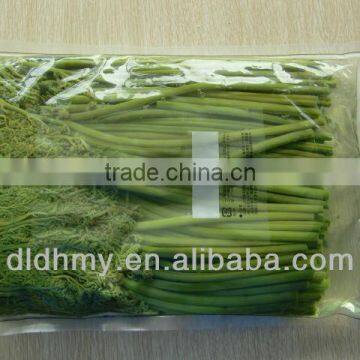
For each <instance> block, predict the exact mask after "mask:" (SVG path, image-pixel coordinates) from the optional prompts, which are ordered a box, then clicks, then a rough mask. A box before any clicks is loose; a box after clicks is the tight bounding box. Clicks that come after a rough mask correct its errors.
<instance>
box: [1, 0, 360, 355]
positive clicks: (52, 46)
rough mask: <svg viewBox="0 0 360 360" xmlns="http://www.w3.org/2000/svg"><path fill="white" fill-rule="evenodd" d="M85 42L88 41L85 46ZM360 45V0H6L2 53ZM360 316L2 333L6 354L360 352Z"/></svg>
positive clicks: (260, 50) (298, 50) (301, 49)
mask: <svg viewBox="0 0 360 360" xmlns="http://www.w3.org/2000/svg"><path fill="white" fill-rule="evenodd" d="M79 44H81V46H80V45H79ZM7 51H8V52H11V51H17V52H52V53H70V52H77V53H82V52H113V53H114V52H117V53H120V52H122V53H124V52H126V53H189V54H191V53H192V54H195V53H198V54H200V53H201V54H206V53H208V54H209V53H211V54H214V53H218V54H221V53H222V54H250V53H252V54H271V53H274V54H285V53H292V54H304V53H318V52H322V53H343V52H352V51H360V1H359V0H313V1H311V0H303V1H300V0H299V1H295V0H294V1H292V0H253V1H250V0H249V1H241V0H223V1H220V0H191V1H190V0H183V1H181V0H179V1H178V0H152V1H150V0H142V1H141V0H125V1H122V0H98V1H92V0H0V52H7ZM359 339H360V321H356V320H350V319H347V318H345V317H332V318H328V319H322V320H305V321H303V320H302V321H299V322H290V323H289V324H288V325H286V326H285V327H279V326H276V325H273V326H271V327H267V328H260V327H255V326H253V327H249V326H246V327H243V328H241V329H231V328H224V329H221V330H218V331H209V330H206V331H190V330H186V331H179V332H175V331H170V332H155V333H151V332H146V333H96V332H85V331H83V332H80V331H78V332H64V333H58V334H40V335H39V334H31V335H19V336H8V337H2V338H0V360H3V359H4V360H6V359H29V360H33V359H52V358H54V359H120V358H124V359H127V360H131V359H226V358H232V359H240V358H244V359H249V358H250V359H263V358H264V359H265V358H267V359H338V358H342V359H358V358H359V352H360V345H359Z"/></svg>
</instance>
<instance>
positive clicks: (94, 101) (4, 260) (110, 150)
mask: <svg viewBox="0 0 360 360" xmlns="http://www.w3.org/2000/svg"><path fill="white" fill-rule="evenodd" d="M358 72H359V64H358V57H357V56H333V57H331V56H327V57H321V56H311V58H310V57H273V58H271V57H196V56H186V57H185V56H184V57H182V56H110V55H96V56H74V55H72V56H53V55H37V56H35V55H21V56H20V55H3V56H2V57H1V58H0V157H1V159H0V163H1V167H2V169H3V170H0V179H1V185H2V186H1V188H0V202H1V208H0V246H1V248H0V258H1V268H2V269H3V271H2V272H1V275H0V289H1V295H0V314H1V316H2V320H3V321H2V322H1V323H0V331H1V332H2V333H14V332H25V331H51V330H59V329H61V328H78V327H85V328H87V327H92V328H101V329H118V330H131V329H132V330H135V329H136V330H137V329H139V328H141V329H164V328H176V327H178V326H180V327H181V326H186V325H184V324H186V323H187V322H188V323H189V324H190V323H194V322H198V321H200V322H199V324H203V325H199V326H206V324H208V322H209V321H215V319H217V320H216V323H217V322H218V321H233V322H237V321H238V320H235V319H236V318H235V317H234V316H235V315H259V316H260V315H266V316H268V317H269V316H313V317H317V316H325V315H330V314H334V313H343V314H347V315H350V316H352V317H358V316H359V299H360V284H359V270H358V269H357V267H356V266H357V263H358V260H359V240H360V238H359V234H360V232H359V230H360V229H359V226H360V206H359V203H360V201H359V200H360V191H359V187H358V186H352V187H350V186H348V184H349V183H351V184H354V185H356V184H357V181H358V180H357V179H354V178H353V179H350V180H351V181H350V180H349V182H344V183H342V182H341V181H343V180H342V178H343V175H344V174H343V172H344V171H343V170H342V174H338V175H339V178H340V180H339V179H338V178H337V181H332V179H329V178H326V177H321V176H320V177H319V178H321V181H319V178H318V176H317V175H318V173H320V174H321V171H322V169H321V166H322V164H330V165H331V166H333V167H334V166H340V165H342V164H344V161H346V160H349V161H352V164H355V165H354V166H355V168H354V169H352V171H355V174H356V165H358V162H357V160H358V157H359V154H360V151H359V140H358V122H359V116H358V111H359V92H358V86H359V85H358ZM197 160H198V161H200V162H201V160H206V161H205V165H207V166H210V165H209V164H212V165H214V164H215V165H219V164H220V162H221V161H225V162H228V165H229V164H230V165H231V166H232V169H234V166H235V167H236V172H237V175H238V173H239V172H241V171H242V170H244V169H245V167H244V164H245V165H249V166H250V165H251V164H255V165H253V166H254V169H256V171H259V172H261V169H259V167H261V166H262V165H261V164H262V161H263V163H264V164H270V166H272V164H278V163H279V164H284V163H285V165H286V164H288V165H289V166H290V165H291V164H304V166H306V164H308V163H311V164H320V165H321V166H320V167H319V168H315V169H313V170H314V173H315V174H316V176H313V177H310V178H309V179H308V178H306V179H307V180H306V179H305V178H304V177H302V178H301V179H302V180H301V181H304V182H301V181H300V180H296V181H298V182H296V181H295V180H294V177H292V176H286V178H285V179H284V177H281V175H277V173H276V170H273V171H274V173H275V179H276V176H278V178H277V179H278V182H277V181H276V180H275V183H266V182H265V183H259V182H256V181H255V175H254V174H253V175H254V176H253V182H252V183H251V182H250V183H249V184H247V183H246V179H245V180H244V179H241V180H242V183H241V182H237V180H239V178H237V179H232V181H230V183H229V182H228V179H227V178H226V176H228V175H229V174H231V175H234V174H235V171H230V173H228V172H226V175H225V177H224V178H222V179H221V181H217V182H216V183H211V184H209V183H207V184H206V185H205V186H203V184H201V182H197V180H196V181H195V180H194V179H193V178H192V177H191V176H192V173H191V171H192V169H190V170H189V172H187V171H185V170H184V171H183V173H182V174H183V175H184V176H183V177H184V178H185V180H184V179H181V178H180V177H179V176H178V178H177V179H176V180H174V174H176V175H179V173H181V169H180V170H179V167H178V166H183V165H184V164H185V165H184V166H190V167H191V165H194V164H195V163H196V161H197ZM281 161H282V163H281ZM299 161H303V163H301V162H299ZM311 161H313V162H311ZM342 161H343V162H342ZM142 162H143V165H141V166H144V168H142V169H140V170H139V171H140V172H141V174H142V175H143V174H144V172H145V173H146V172H147V175H149V173H148V171H147V170H144V169H145V167H147V168H146V169H148V168H149V166H150V165H151V166H154V167H155V168H156V167H157V169H158V170H159V169H160V173H161V174H163V173H164V174H166V175H170V173H171V175H172V176H171V177H170V176H168V177H167V178H166V179H165V182H164V184H163V185H162V182H163V181H164V179H162V178H158V179H157V180H156V181H152V179H150V177H149V176H147V177H146V180H145V181H144V180H143V179H142V178H141V179H139V178H136V174H135V172H132V170H133V169H132V167H135V165H136V167H138V164H142ZM349 163H350V162H349ZM84 164H89V168H86V167H85V170H81V169H82V166H85V165H84ZM99 164H100V165H99ZM105 164H106V166H105ZM119 164H128V166H127V167H126V169H123V168H121V169H120V167H119V168H118V169H115V165H119ZM179 164H180V165H179ZM339 164H340V165H339ZM346 164H347V163H346ZM141 166H140V167H141ZM219 166H220V165H219ZM274 166H275V165H274ZM299 166H302V165H299ZM314 166H316V165H312V167H313V168H314ZM170 168H172V171H171V172H170V171H169V169H170ZM295 168H296V166H295ZM89 169H92V170H89ZM94 169H96V170H94ZM98 169H99V170H98ZM339 169H340V168H339ZM341 169H342V168H341ZM294 171H295V175H297V174H296V173H297V172H298V173H306V170H303V169H301V168H299V169H298V171H297V170H294ZM338 172H340V170H339V171H338ZM349 172H350V169H349ZM188 173H191V176H190V178H188V179H187V180H186V177H187V175H188ZM254 173H255V170H254ZM333 173H335V174H336V169H335V171H334V170H333ZM351 173H353V172H351ZM116 175H117V179H116V181H115V176H116ZM293 175H294V174H293ZM295 175H294V176H295ZM340 175H342V177H341V176H340ZM345 175H346V174H345ZM131 176H132V177H133V178H131V179H130V180H129V178H130V177H131ZM140 177H141V176H140ZM296 179H297V178H296ZM304 179H305V180H304ZM324 179H325V180H324ZM299 181H300V182H299ZM335 185H336V186H335ZM359 185H360V184H359ZM20 248H21V249H22V252H21V253H19V249H20ZM247 248H249V249H251V250H253V251H254V252H256V253H258V254H259V255H260V257H261V258H262V259H263V258H264V257H265V256H266V255H267V254H269V253H275V254H277V255H278V257H279V262H280V267H281V269H280V270H271V271H269V270H268V269H265V268H264V265H262V266H261V267H260V268H259V269H257V270H255V271H253V270H239V269H237V270H236V271H233V269H232V270H231V271H230V269H228V268H225V269H220V270H211V269H210V270H209V269H206V270H198V269H196V270H192V269H190V270H182V271H178V269H175V268H174V263H175V262H176V260H177V259H174V255H176V254H179V253H180V254H185V255H187V256H188V258H189V263H191V261H192V260H194V258H195V259H199V258H201V255H200V254H201V253H206V255H204V259H205V260H204V262H205V264H208V263H209V256H210V255H209V253H207V250H209V249H211V250H213V251H214V252H216V253H219V254H220V255H222V256H223V257H224V258H227V262H226V260H225V263H226V264H228V262H229V260H230V259H229V258H228V255H229V254H232V253H236V254H238V255H239V254H240V255H241V256H245V253H246V249H247ZM26 249H30V252H29V253H27V252H26V251H27V250H26ZM46 249H48V250H46ZM54 249H56V251H57V252H59V253H61V254H62V255H67V256H69V257H70V256H72V255H73V254H79V253H80V254H92V255H94V258H95V260H94V259H93V258H92V257H88V258H86V259H85V260H84V263H83V265H84V266H90V265H92V262H93V261H94V264H95V265H94V269H93V270H85V271H84V270H82V269H79V268H77V269H75V270H74V269H70V268H67V269H65V268H62V269H60V270H59V268H61V267H62V266H63V265H64V262H65V258H66V256H65V257H62V258H61V260H60V262H57V265H58V268H57V269H55V268H54V262H55V260H54V251H55V250H54ZM194 249H195V252H196V251H197V253H196V254H195V256H194V252H193V251H194ZM46 251H49V253H46ZM44 253H45V256H40V257H38V262H37V264H38V267H40V268H44V266H46V265H49V266H50V269H48V270H45V271H42V270H39V269H36V268H34V263H33V264H32V265H29V263H31V261H34V256H35V255H36V254H44ZM154 253H155V254H157V255H158V257H159V266H160V270H156V269H154V267H155V265H156V260H154V259H152V262H150V269H145V268H144V263H143V262H142V261H143V260H144V259H145V258H146V254H154ZM298 253H302V254H305V255H307V256H308V259H309V258H310V257H311V255H314V254H320V255H321V256H323V257H324V258H325V257H326V258H327V259H328V258H329V256H330V255H331V254H334V253H340V254H350V255H351V258H352V265H353V270H346V269H344V270H337V271H336V270H331V271H330V270H329V269H327V267H325V269H321V270H316V269H307V270H305V271H298V270H296V269H295V268H294V262H293V258H294V255H295V254H298ZM10 254H12V255H11V261H15V263H16V264H15V265H14V263H13V262H11V261H10V260H9V256H10ZM99 254H100V255H101V256H103V258H102V260H103V262H101V259H100V258H98V255H99ZM110 254H111V257H112V260H113V261H112V263H111V266H109V268H108V269H107V271H106V272H104V269H105V268H104V261H106V259H109V256H110ZM129 254H137V255H138V257H139V259H140V260H141V264H140V266H139V268H138V269H136V270H129V269H127V268H126V269H125V268H124V266H123V265H124V262H125V259H126V258H127V257H128V256H129ZM320 255H319V256H318V259H317V261H314V263H315V265H318V261H319V257H320ZM46 256H48V258H49V259H50V260H49V261H48V263H47V260H46ZM20 258H21V260H20ZM135 258H136V257H135ZM39 259H40V260H39ZM136 259H138V258H136ZM308 259H307V260H304V259H302V260H304V261H303V262H302V260H301V259H299V262H295V264H298V263H301V264H303V263H304V264H305V263H306V264H307V261H308ZM347 259H348V258H347ZM140 260H139V261H140ZM218 260H219V259H218ZM253 260H254V259H252V262H251V264H253V263H254V261H253ZM300 260H301V261H300ZM320 260H321V259H320ZM134 261H135V260H134ZM219 261H220V260H219ZM20 262H22V265H23V267H24V268H23V269H21V270H17V269H15V270H14V268H16V266H19V263H20ZM80 262H81V259H80ZM135 262H136V261H135ZM9 264H10V267H12V269H10V268H9ZM113 264H115V265H116V267H115V268H113V267H112V265H113ZM119 264H121V267H122V269H121V270H120V269H119V268H118V266H119ZM26 266H29V269H27V268H26ZM344 266H345V265H344ZM285 268H287V269H285ZM142 315H146V316H145V317H144V316H142ZM164 315H167V316H164ZM183 315H192V316H195V315H206V316H209V315H211V316H212V317H211V316H210V318H207V317H204V318H201V319H202V320H196V319H198V317H194V318H192V317H189V316H187V317H184V316H183ZM215 315H229V316H227V317H215ZM54 317H56V318H54ZM74 317H75V318H76V320H71V318H74ZM80 318H81V320H80ZM211 319H213V320H211ZM219 319H221V320H219ZM224 319H225V320H224ZM273 319H274V318H273ZM254 321H255V320H254ZM256 321H258V320H256ZM266 321H271V320H269V319H268V320H266ZM277 321H283V320H279V319H278V320H277ZM81 324H82V325H81Z"/></svg>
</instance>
